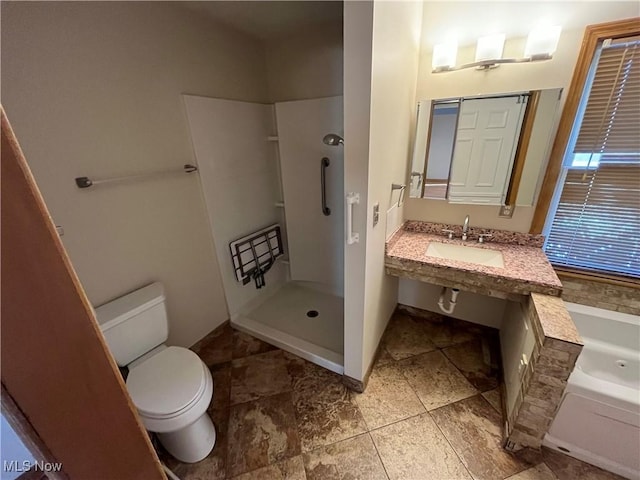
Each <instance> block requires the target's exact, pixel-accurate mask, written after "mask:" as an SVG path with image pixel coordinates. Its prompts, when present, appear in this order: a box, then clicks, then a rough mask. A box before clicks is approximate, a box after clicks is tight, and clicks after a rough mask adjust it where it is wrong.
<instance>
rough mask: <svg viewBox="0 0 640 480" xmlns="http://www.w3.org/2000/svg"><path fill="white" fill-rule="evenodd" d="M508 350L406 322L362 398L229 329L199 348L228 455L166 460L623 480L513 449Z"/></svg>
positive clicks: (295, 470)
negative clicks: (503, 360)
mask: <svg viewBox="0 0 640 480" xmlns="http://www.w3.org/2000/svg"><path fill="white" fill-rule="evenodd" d="M498 345H499V344H498V338H497V332H496V331H495V330H492V329H488V328H485V327H481V326H478V325H473V324H469V323H466V322H461V321H457V320H453V319H450V318H445V317H442V316H440V315H433V317H431V318H428V319H424V318H415V317H410V316H408V315H406V314H403V313H400V312H397V313H396V314H395V315H394V317H393V318H392V320H391V322H390V324H389V327H388V328H387V331H386V332H385V335H384V337H383V341H382V348H381V350H380V354H379V356H378V359H377V360H376V363H375V365H374V368H373V371H372V374H371V378H370V381H369V385H368V387H367V390H366V391H365V393H362V394H356V393H354V392H352V391H350V390H348V389H347V388H346V387H345V386H344V385H343V384H342V379H341V377H340V376H339V375H336V374H334V373H332V372H329V371H327V370H325V369H323V368H320V367H318V366H316V365H314V364H311V363H309V362H307V361H305V360H302V359H300V358H298V357H296V356H294V355H291V354H289V353H287V352H283V351H281V350H279V349H276V348H274V347H272V346H270V345H267V344H266V343H263V342H261V341H259V340H257V339H255V338H253V337H251V336H249V335H246V334H244V333H241V332H238V331H234V330H232V329H231V328H230V327H225V328H224V329H223V330H222V331H218V332H216V334H214V335H211V336H209V337H208V338H205V339H203V340H202V341H201V342H199V343H198V344H197V345H196V346H195V347H194V350H196V352H197V353H198V354H199V355H200V356H201V358H202V359H203V360H204V361H205V363H207V365H208V366H209V367H210V369H211V372H212V375H213V378H214V385H215V387H214V388H215V390H214V398H213V401H212V403H211V406H210V407H209V414H210V415H211V417H212V419H213V422H214V423H215V425H216V429H217V432H218V440H217V443H216V446H215V448H214V449H213V451H212V452H211V454H210V455H209V456H208V457H207V458H206V459H205V460H203V461H201V462H198V463H195V464H182V463H179V462H177V461H176V460H174V459H172V458H171V457H169V456H168V455H167V454H166V453H165V454H161V457H162V458H163V459H165V461H166V463H167V465H168V466H169V468H171V469H172V470H173V471H174V472H175V473H176V474H177V475H178V476H179V477H180V478H181V479H183V480H194V479H217V478H220V479H223V478H233V479H244V480H246V479H264V480H271V479H291V480H298V479H299V480H304V479H308V480H315V479H318V480H331V479H345V480H346V479H363V480H375V479H381V480H386V479H392V480H394V479H398V480H400V479H402V480H413V479H415V480H428V479H434V480H447V479H458V478H459V479H476V480H477V479H490V480H492V479H496V480H503V479H507V478H508V479H510V480H554V479H560V480H564V479H577V478H589V479H614V478H619V477H616V476H614V475H612V474H609V473H607V472H604V471H602V470H600V469H598V468H596V467H593V466H591V465H588V464H586V463H583V462H580V461H578V460H574V459H573V458H570V457H567V456H565V455H561V454H558V453H556V452H552V451H550V450H546V449H543V450H542V451H541V452H534V451H525V452H519V454H518V455H511V454H509V453H508V452H506V451H505V450H503V449H502V448H501V424H502V416H501V414H500V409H501V406H500V402H501V400H500V393H499V389H498V388H497V387H498V379H499V363H500V362H499V346H498ZM488 365H493V366H492V367H491V366H488Z"/></svg>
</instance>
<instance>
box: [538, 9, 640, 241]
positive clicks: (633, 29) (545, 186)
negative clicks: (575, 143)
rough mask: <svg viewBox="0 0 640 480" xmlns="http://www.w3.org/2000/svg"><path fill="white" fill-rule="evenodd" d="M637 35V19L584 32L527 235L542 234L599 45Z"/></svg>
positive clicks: (591, 27) (639, 23)
mask: <svg viewBox="0 0 640 480" xmlns="http://www.w3.org/2000/svg"><path fill="white" fill-rule="evenodd" d="M633 35H640V17H636V18H629V19H626V20H619V21H615V22H607V23H599V24H597V25H588V26H587V27H586V29H585V33H584V38H583V40H582V46H581V47H580V53H579V54H578V61H577V63H576V67H575V69H574V71H573V78H572V79H571V84H570V86H569V90H568V93H567V102H566V104H565V106H564V110H563V112H562V116H561V117H560V124H559V125H558V133H557V134H556V138H555V140H554V142H553V148H552V150H551V155H550V157H549V164H548V165H547V170H546V172H545V175H544V180H543V182H542V190H541V191H540V196H539V197H538V203H537V204H536V209H535V212H534V214H533V219H532V221H531V228H530V229H529V233H535V234H537V233H542V229H543V228H544V224H545V222H546V219H547V213H548V211H549V207H550V205H551V200H552V198H553V193H554V191H555V188H556V183H557V182H558V177H559V176H560V171H561V170H562V160H563V158H564V153H565V150H566V149H567V145H568V143H569V137H570V136H571V130H572V129H573V124H574V122H575V118H576V114H577V112H578V107H579V105H580V100H581V98H582V93H583V91H584V86H585V83H586V81H587V76H588V74H589V68H590V67H591V61H592V60H593V55H594V54H595V51H596V48H597V46H598V43H599V42H600V41H602V40H604V39H607V38H612V39H615V38H622V37H630V36H633Z"/></svg>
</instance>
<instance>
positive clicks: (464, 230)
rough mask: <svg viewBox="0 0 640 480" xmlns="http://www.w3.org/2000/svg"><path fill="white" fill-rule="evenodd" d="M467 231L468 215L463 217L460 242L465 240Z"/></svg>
mask: <svg viewBox="0 0 640 480" xmlns="http://www.w3.org/2000/svg"><path fill="white" fill-rule="evenodd" d="M468 231H469V215H467V216H466V217H464V224H463V225H462V240H463V241H464V240H466V239H467V232H468Z"/></svg>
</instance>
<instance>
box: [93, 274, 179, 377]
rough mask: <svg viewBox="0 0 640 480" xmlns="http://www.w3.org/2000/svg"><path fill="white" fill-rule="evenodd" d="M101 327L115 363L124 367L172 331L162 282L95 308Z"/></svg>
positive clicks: (159, 342) (160, 341)
mask: <svg viewBox="0 0 640 480" xmlns="http://www.w3.org/2000/svg"><path fill="white" fill-rule="evenodd" d="M95 312H96V318H97V319H98V323H99V324H100V329H101V330H102V333H103V335H104V337H105V340H106V341H107V345H109V350H110V351H111V354H112V355H113V357H114V358H115V360H116V363H117V364H118V365H119V366H121V367H124V366H126V365H128V364H129V363H131V362H132V361H133V360H135V359H136V358H138V357H140V356H142V355H144V354H145V353H147V352H149V351H150V350H152V349H154V348H155V347H157V346H158V345H161V344H163V343H164V342H165V341H166V340H167V337H168V335H169V323H168V319H167V310H166V308H165V296H164V288H163V287H162V284H161V283H159V282H156V283H152V284H151V285H147V286H146V287H143V288H141V289H139V290H136V291H135V292H131V293H129V294H127V295H125V296H123V297H120V298H117V299H115V300H113V301H111V302H109V303H105V304H104V305H101V306H100V307H98V308H96V309H95Z"/></svg>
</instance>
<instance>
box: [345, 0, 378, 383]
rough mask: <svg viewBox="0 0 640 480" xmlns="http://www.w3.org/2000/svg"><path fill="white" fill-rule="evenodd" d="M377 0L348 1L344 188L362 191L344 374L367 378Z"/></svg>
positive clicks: (348, 256) (348, 250)
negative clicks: (374, 0) (366, 297)
mask: <svg viewBox="0 0 640 480" xmlns="http://www.w3.org/2000/svg"><path fill="white" fill-rule="evenodd" d="M372 29H373V3H372V2H345V4H344V138H345V145H344V190H345V194H346V193H347V192H359V193H360V204H359V205H354V207H353V229H354V231H355V232H358V233H359V234H360V242H359V243H354V244H353V245H346V246H345V250H344V373H345V375H347V376H349V377H351V378H354V379H356V380H362V379H363V378H364V369H365V368H366V367H364V366H363V349H364V334H365V332H364V328H365V325H364V309H365V304H364V295H365V277H366V276H365V274H366V272H365V262H366V256H367V198H368V197H367V188H368V187H367V178H368V172H369V131H370V128H369V118H370V113H371V48H372V33H373V32H372Z"/></svg>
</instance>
